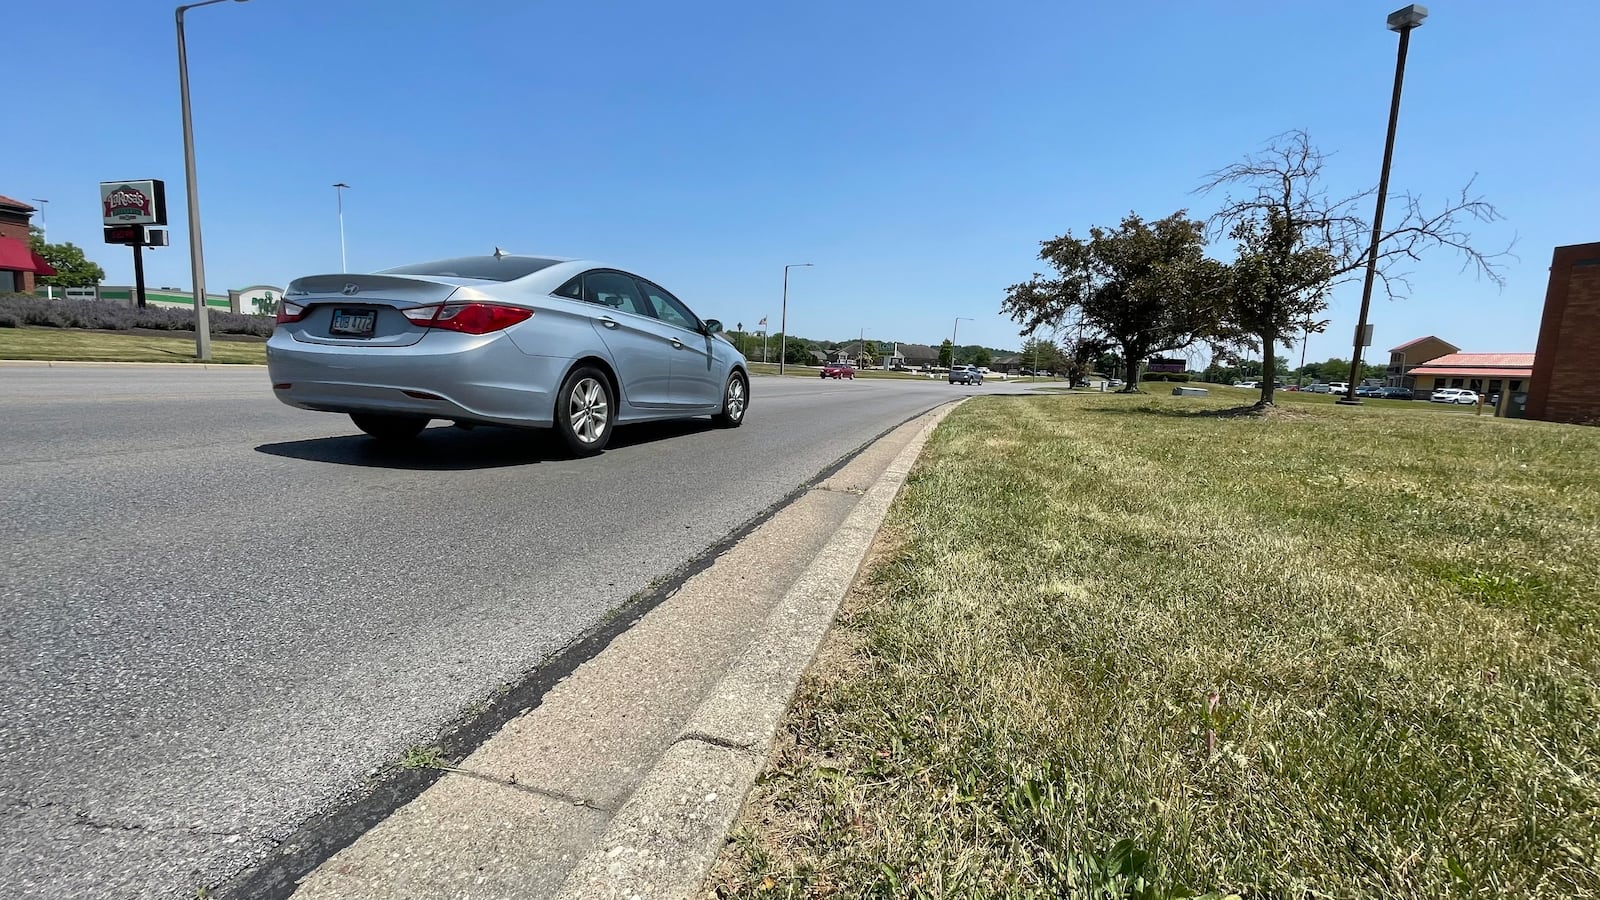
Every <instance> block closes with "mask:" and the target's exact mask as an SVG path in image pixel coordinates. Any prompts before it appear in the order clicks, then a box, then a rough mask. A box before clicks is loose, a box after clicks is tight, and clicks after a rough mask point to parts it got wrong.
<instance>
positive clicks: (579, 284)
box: [551, 275, 583, 300]
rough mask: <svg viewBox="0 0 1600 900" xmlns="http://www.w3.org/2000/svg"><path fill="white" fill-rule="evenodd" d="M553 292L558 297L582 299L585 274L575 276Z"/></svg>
mask: <svg viewBox="0 0 1600 900" xmlns="http://www.w3.org/2000/svg"><path fill="white" fill-rule="evenodd" d="M551 293H553V294H555V295H556V296H557V297H568V298H571V299H573V300H582V299H583V276H582V275H578V276H575V277H574V278H573V279H572V280H570V281H568V282H567V283H566V284H563V285H562V286H561V287H558V288H556V289H555V290H554V291H552V292H551Z"/></svg>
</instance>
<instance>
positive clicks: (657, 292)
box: [639, 278, 700, 331]
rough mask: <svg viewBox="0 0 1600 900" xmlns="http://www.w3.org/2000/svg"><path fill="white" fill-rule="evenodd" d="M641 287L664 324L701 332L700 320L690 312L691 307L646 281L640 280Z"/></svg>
mask: <svg viewBox="0 0 1600 900" xmlns="http://www.w3.org/2000/svg"><path fill="white" fill-rule="evenodd" d="M639 287H640V288H641V289H643V290H644V296H645V299H646V300H648V301H649V303H650V308H651V310H653V311H654V312H655V314H656V318H658V319H660V320H661V321H663V322H670V323H672V324H673V325H676V326H678V327H679V328H687V329H689V330H690V331H699V330H700V320H699V319H697V318H695V315H694V313H692V312H689V307H687V306H684V305H683V303H682V302H680V301H679V300H678V298H677V297H674V296H672V295H671V294H669V293H667V292H666V291H665V290H663V289H662V288H660V287H658V286H656V285H653V284H651V283H650V282H648V281H645V280H644V279H643V278H641V279H639Z"/></svg>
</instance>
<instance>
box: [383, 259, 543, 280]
mask: <svg viewBox="0 0 1600 900" xmlns="http://www.w3.org/2000/svg"><path fill="white" fill-rule="evenodd" d="M558 262H561V260H559V259H546V258H544V257H542V256H499V257H495V256H458V257H456V258H455V259H440V260H435V261H434V262H425V263H417V264H415V265H410V266H396V267H395V268H393V269H384V270H383V271H382V272H379V273H378V274H379V275H441V276H445V277H449V278H481V279H483V280H484V281H514V280H516V279H518V278H522V277H525V276H528V275H532V274H533V273H535V272H537V271H539V270H540V269H548V268H549V267H551V266H553V265H555V264H556V263H558Z"/></svg>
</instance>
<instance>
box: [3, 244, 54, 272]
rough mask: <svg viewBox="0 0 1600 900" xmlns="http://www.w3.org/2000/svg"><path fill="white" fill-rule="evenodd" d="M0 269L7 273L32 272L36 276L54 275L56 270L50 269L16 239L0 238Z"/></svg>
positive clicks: (30, 249) (37, 255)
mask: <svg viewBox="0 0 1600 900" xmlns="http://www.w3.org/2000/svg"><path fill="white" fill-rule="evenodd" d="M0 269H4V270H6V271H9V272H33V273H34V274H36V275H54V274H56V270H55V269H53V268H51V267H50V264H49V263H47V262H45V261H44V260H43V259H41V258H40V256H39V254H37V253H35V252H33V250H32V248H30V247H29V246H28V245H27V244H24V243H23V242H22V241H19V240H17V239H16V238H0Z"/></svg>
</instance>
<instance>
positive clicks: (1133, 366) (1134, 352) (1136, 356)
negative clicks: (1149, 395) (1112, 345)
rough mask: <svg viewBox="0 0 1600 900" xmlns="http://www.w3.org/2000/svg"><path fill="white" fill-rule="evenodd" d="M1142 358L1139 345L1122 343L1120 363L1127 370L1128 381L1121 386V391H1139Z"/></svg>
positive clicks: (1127, 392) (1126, 392) (1131, 392)
mask: <svg viewBox="0 0 1600 900" xmlns="http://www.w3.org/2000/svg"><path fill="white" fill-rule="evenodd" d="M1143 359H1144V352H1143V350H1142V349H1141V348H1139V347H1133V346H1129V345H1128V344H1122V364H1123V366H1125V367H1126V368H1127V370H1128V383H1127V384H1125V385H1123V386H1122V393H1125V394H1136V393H1138V392H1139V369H1140V368H1141V363H1140V361H1141V360H1143Z"/></svg>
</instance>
